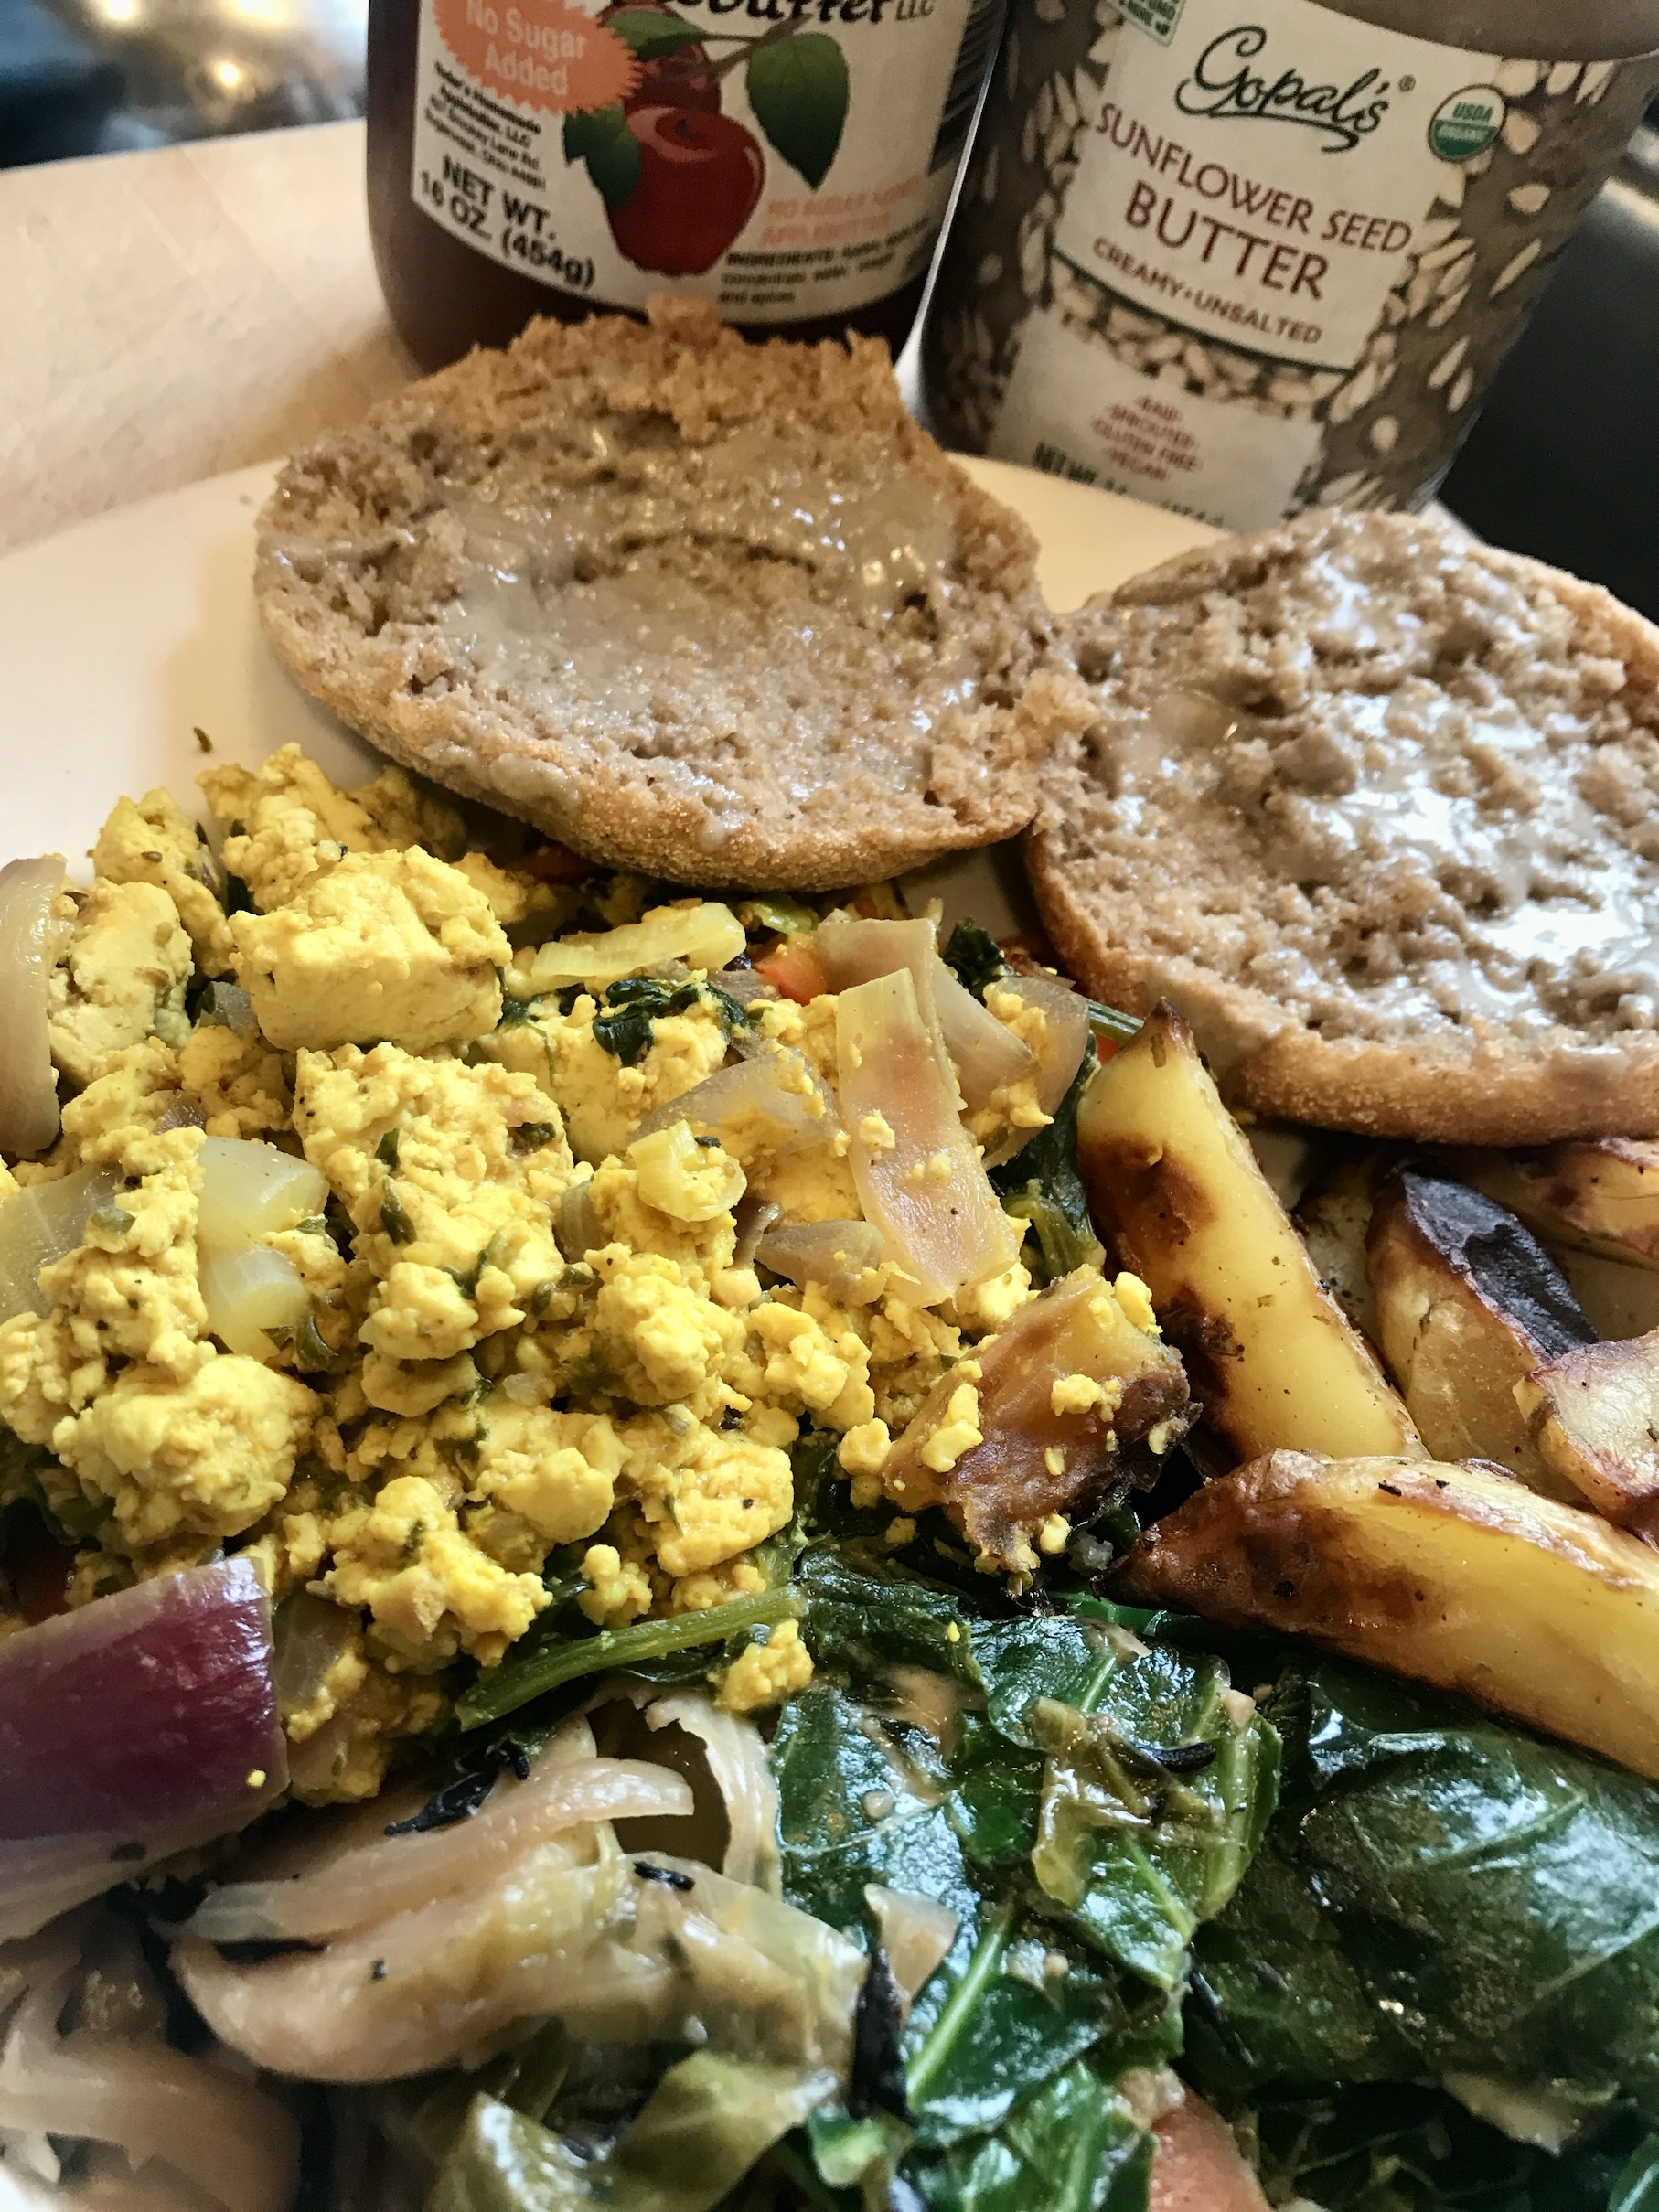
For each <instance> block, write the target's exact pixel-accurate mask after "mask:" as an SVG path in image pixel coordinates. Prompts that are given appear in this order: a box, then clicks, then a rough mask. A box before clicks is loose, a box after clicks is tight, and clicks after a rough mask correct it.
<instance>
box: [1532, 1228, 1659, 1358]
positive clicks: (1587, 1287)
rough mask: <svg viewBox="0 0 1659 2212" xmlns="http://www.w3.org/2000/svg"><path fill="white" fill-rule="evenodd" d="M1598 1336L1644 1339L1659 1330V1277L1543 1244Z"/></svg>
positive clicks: (1642, 1269) (1596, 1254)
mask: <svg viewBox="0 0 1659 2212" xmlns="http://www.w3.org/2000/svg"><path fill="white" fill-rule="evenodd" d="M1542 1241H1543V1244H1544V1248H1545V1250H1546V1251H1547V1252H1548V1254H1549V1256H1550V1257H1551V1259H1553V1260H1554V1261H1555V1263H1556V1265H1557V1267H1559V1268H1560V1270H1561V1272H1562V1274H1563V1275H1564V1276H1565V1277H1567V1279H1568V1282H1569V1283H1570V1284H1571V1285H1572V1292H1573V1296H1574V1297H1575V1298H1577V1299H1578V1301H1579V1305H1580V1306H1582V1307H1583V1309H1584V1313H1585V1318H1586V1320H1588V1321H1589V1325H1590V1327H1591V1328H1592V1329H1593V1330H1595V1332H1596V1334H1597V1335H1598V1336H1604V1337H1632V1336H1646V1334H1647V1333H1648V1331H1649V1330H1651V1329H1659V1273H1655V1272H1654V1269H1653V1268H1652V1267H1632V1266H1627V1265H1626V1263H1625V1262H1624V1261H1623V1260H1616V1259H1604V1258H1603V1257H1602V1256H1601V1255H1600V1253H1599V1252H1569V1251H1568V1249H1567V1247H1566V1246H1565V1245H1551V1244H1550V1242H1549V1239H1548V1238H1547V1237H1546V1238H1544V1239H1543V1240H1542Z"/></svg>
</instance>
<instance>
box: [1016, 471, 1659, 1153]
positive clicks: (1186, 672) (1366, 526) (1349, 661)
mask: <svg viewBox="0 0 1659 2212" xmlns="http://www.w3.org/2000/svg"><path fill="white" fill-rule="evenodd" d="M1062 627H1063V631H1064V639H1063V642H1064V645H1065V648H1066V649H1068V650H1069V652H1070V654H1071V656H1072V657H1073V660H1074V663H1075V665H1076V668H1077V669H1078V671H1079V673H1080V675H1081V676H1082V678H1083V679H1084V680H1085V681H1086V683H1087V685H1088V688H1089V690H1090V693H1091V695H1092V698H1093V700H1094V715H1093V719H1092V721H1091V723H1090V726H1089V727H1088V728H1087V729H1086V731H1084V732H1078V733H1074V734H1071V735H1068V736H1065V737H1063V738H1062V740H1061V742H1060V743H1058V744H1057V745H1056V747H1055V749H1054V753H1052V754H1051V755H1050V757H1049V759H1048V761H1047V763H1046V765H1045V766H1044V771H1043V775H1042V779H1041V782H1042V788H1041V797H1040V800H1039V807H1038V813H1037V816H1036V818H1035V821H1034V823H1033V828H1032V829H1031V831H1030V833H1029V835H1028V838H1027V845H1026V850H1027V857H1028V860H1029V863H1030V868H1031V873H1032V879H1033V884H1034V887H1035V891H1036V896H1037V903H1038V905H1039V907H1040V909H1041V911H1042V914H1043V917H1044V922H1045V924H1047V927H1048V929H1049V931H1050V932H1051V934H1052V935H1053V936H1054V941H1055V944H1056V945H1057V946H1058V947H1059V949H1060V951H1061V953H1062V955H1063V956H1064V957H1065V960H1066V962H1067V963H1068V965H1069V966H1070V967H1072V968H1073V970H1074V972H1075V973H1076V975H1077V976H1078V977H1079V978H1081V979H1082V980H1083V981H1084V982H1085V983H1086V985H1087V987H1088V988H1089V989H1090V990H1092V991H1094V992H1095V993H1096V994H1097V995H1098V996H1101V997H1104V998H1107V999H1113V1000H1115V1001H1116V1002H1117V1003H1118V1004H1119V1005H1123V1006H1127V1007H1129V1008H1130V1009H1132V1010H1138V1011H1144V1010H1148V1009H1150V1008H1151V1006H1152V1005H1153V1004H1155V1003H1156V1001H1157V1000H1158V999H1160V998H1168V999H1172V1001H1173V1002H1174V1004H1175V1005H1176V1006H1178V1007H1179V1008H1180V1010H1182V1012H1183V1013H1184V1014H1185V1015H1186V1017H1187V1019H1188V1021H1190V1022H1191V1023H1192V1025H1193V1030H1194V1031H1195V1033H1196V1035H1197V1038H1198V1041H1199V1043H1200V1046H1201V1048H1202V1049H1203V1051H1204V1053H1205V1055H1206V1056H1207V1057H1208V1058H1209V1060H1210V1061H1211V1063H1212V1064H1213V1065H1214V1066H1215V1069H1216V1071H1217V1073H1218V1074H1219V1075H1220V1077H1221V1079H1222V1081H1223V1084H1224V1087H1225V1088H1226V1091H1227V1093H1228V1095H1229V1096H1230V1097H1231V1099H1233V1100H1234V1101H1235V1102H1236V1103H1238V1104H1242V1105H1244V1106H1249V1107H1251V1108H1254V1109H1255V1110H1256V1111H1258V1112H1259V1113H1263V1114H1272V1115H1284V1116H1288V1117H1294V1118H1296V1119H1299V1120H1303V1121H1311V1122H1316V1123H1321V1124H1323V1125H1324V1126H1326V1127H1333V1128H1346V1129H1357V1130H1363V1131H1365V1132H1368V1133H1370V1134H1372V1135H1375V1136H1389V1137H1409V1138H1424V1139H1439V1140H1446V1141H1450V1142H1462V1143H1472V1144H1496V1145H1509V1144H1538V1143H1545V1142H1547V1141H1550V1140H1552V1139H1555V1138H1567V1137H1579V1136H1589V1135H1614V1134H1616V1135H1623V1136H1652V1135H1654V1133H1655V1132H1659V630H1655V628H1654V625H1651V624H1650V623H1648V622H1646V621H1644V620H1643V618H1642V617H1641V616H1640V615H1638V614H1632V612H1631V610H1630V609H1629V608H1627V607H1624V606H1622V605H1621V604H1619V603H1618V601H1616V600H1615V599H1613V598H1611V596H1610V595H1609V594H1608V593H1606V592H1604V591H1601V590H1600V588H1599V587H1597V586H1595V585H1593V584H1587V583H1583V582H1579V580H1578V579H1577V578H1574V577H1571V576H1566V575H1562V574H1560V573H1559V572H1557V571H1555V570H1553V569H1549V568H1546V567H1544V566H1543V565H1541V564H1540V563H1539V562H1537V561H1529V560H1525V559H1523V558H1521V557H1519V556H1517V555H1514V554H1509V553H1503V552H1497V551H1494V550H1491V549H1490V548H1488V547H1486V546H1482V545H1480V544H1477V543H1475V542H1474V541H1472V540H1470V539H1469V538H1468V537H1467V536H1465V535H1464V534H1463V533H1462V532H1461V531H1460V530H1458V529H1455V528H1453V527H1449V526H1447V525H1444V524H1441V523H1437V522H1436V521H1434V520H1432V519H1429V518H1425V517H1420V516H1419V517H1408V516H1396V515H1366V516H1354V515H1344V514H1339V513H1335V512H1332V511H1322V510H1321V511H1314V512H1312V513H1310V514H1306V515H1303V516H1300V517H1298V518H1295V519H1294V520H1292V521H1290V522H1285V523H1282V524H1279V525H1276V526H1275V527H1273V528H1271V529H1265V530H1260V531H1258V532H1255V533H1254V534H1252V535H1250V536H1247V537H1241V538H1233V539H1227V540H1222V541H1220V542H1219V543H1217V544H1215V545H1214V546H1209V547H1205V548H1204V549H1203V550H1199V551H1195V552H1192V553H1188V554H1184V555H1183V556H1181V557H1180V558H1179V559H1177V560H1175V561H1169V562H1167V563H1165V564H1164V565H1163V566H1162V567H1161V568H1158V569H1155V570H1152V571H1151V572H1149V573H1148V574H1146V575H1144V576H1140V577H1137V578H1135V579H1134V580H1132V581H1131V582H1129V583H1127V584H1125V585H1123V586H1122V587H1121V588H1120V589H1119V590H1118V591H1117V592H1116V593H1112V594H1110V595H1109V596H1103V597H1100V598H1097V599H1095V600H1091V601H1090V602H1089V604H1087V605H1086V607H1084V608H1082V609H1080V610H1079V611H1078V613H1077V614H1075V615H1073V616H1070V617H1069V618H1067V619H1066V620H1065V623H1064V624H1063V625H1062Z"/></svg>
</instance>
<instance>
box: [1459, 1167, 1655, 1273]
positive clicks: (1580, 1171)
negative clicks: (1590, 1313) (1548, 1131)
mask: <svg viewBox="0 0 1659 2212" xmlns="http://www.w3.org/2000/svg"><path fill="white" fill-rule="evenodd" d="M1455 1157H1456V1169H1455V1171H1456V1173H1457V1174H1459V1175H1460V1176H1461V1178H1462V1179H1463V1181H1465V1182H1470V1183H1472V1184H1473V1185H1474V1187H1475V1189H1476V1190H1477V1191H1485V1193H1486V1195H1487V1196H1488V1197H1489V1198H1495V1199H1496V1200H1497V1202H1498V1203H1499V1204H1500V1205H1501V1206H1507V1207H1508V1208H1509V1210H1510V1212H1511V1213H1518V1214H1519V1215H1520V1217H1521V1219H1522V1220H1523V1221H1524V1222H1525V1224H1526V1225H1527V1227H1528V1228H1529V1229H1531V1230H1532V1231H1533V1232H1534V1233H1535V1234H1536V1235H1538V1236H1541V1237H1543V1238H1545V1239H1546V1241H1547V1242H1549V1243H1552V1244H1557V1245H1567V1246H1568V1249H1569V1250H1572V1251H1576V1252H1595V1253H1600V1256H1602V1257H1603V1258H1604V1259H1615V1260H1626V1261H1628V1262H1630V1263H1631V1264H1632V1265H1633V1266H1640V1267H1653V1268H1659V1142H1654V1141H1653V1140H1651V1139H1647V1140H1644V1139H1643V1138H1637V1137H1604V1138H1599V1139H1590V1138H1585V1139H1582V1140H1580V1141H1579V1142H1578V1143H1575V1144H1558V1145H1551V1146H1550V1147H1549V1148H1548V1149H1547V1150H1546V1151H1542V1152H1466V1153H1461V1154H1458V1155H1456V1156H1455Z"/></svg>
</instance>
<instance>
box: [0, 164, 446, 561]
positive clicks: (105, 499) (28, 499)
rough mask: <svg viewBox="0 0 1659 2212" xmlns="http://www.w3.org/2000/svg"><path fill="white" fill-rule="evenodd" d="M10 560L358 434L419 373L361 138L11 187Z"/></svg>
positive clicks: (92, 171) (9, 177) (4, 409)
mask: <svg viewBox="0 0 1659 2212" xmlns="http://www.w3.org/2000/svg"><path fill="white" fill-rule="evenodd" d="M0 299H3V300H4V301H5V336H4V337H3V338H0V551H5V550H7V549H8V548H10V547H13V546H16V545H22V544H26V543H27V542H28V541H29V540H32V539H36V538H40V537H44V536H46V535H47V534H48V533H49V532H51V531H53V530H58V529H64V528H65V527H66V526H67V525H69V524H70V523H73V522H79V521H81V520H82V519H84V518H86V517H88V516H90V515H96V514H101V513H102V512H103V511H104V510H105V509H107V508H112V507H119V506H122V505H123V504H125V503H126V502H127V501H129V500H133V499H139V498H143V497H145V496H146V495H147V494H149V493H152V492H162V491H169V490H172V489H174V488H175V487H177V486H179V485H183V484H189V483H192V482H194V481H195V480H196V479H197V478H198V477H200V476H214V475H217V474H218V473H219V471H221V470H223V469H230V468H240V467H242V466H243V465H246V464H247V463H249V462H252V461H261V460H266V459H269V458H272V457H273V456H274V455H276V454H282V453H284V452H286V451H287V450H288V448H289V447H291V446H293V445H295V444H297V443H300V442H301V441H303V440H304V439H305V438H308V437H311V436H313V435H315V434H316V433H317V432H319V431H321V430H324V429H326V428H329V427H334V426H339V425H344V424H348V423H350V422H354V421H356V420H357V419H358V417H359V416H360V415H361V414H362V413H363V412H364V411H365V410H366V409H368V408H369V407H370V406H371V405H372V404H373V403H374V402H375V401H377V400H379V399H381V398H383V397H384V396H385V394H386V393H388V392H389V391H391V390H395V389H396V388H397V386H399V385H400V384H401V383H403V382H405V381H406V380H407V379H409V378H410V377H411V376H412V375H413V374H414V373H415V370H414V366H413V364H412V362H411V360H410V359H409V358H408V356H407V355H406V354H405V353H404V351H403V349H402V347H401V345H400V343H399V341H398V338H397V336H396V334H395V333H394V331H393V330H392V327H391V324H390V322H389V321H388V320H387V317H386V312H385V309H384V308H383V307H382V305H381V304H380V287H379V285H378V284H377V283H376V282H375V275H374V265H373V262H372V261H371V259H370V256H369V228H368V219H367V213H366V209H365V206H364V196H363V126H362V124H361V123H322V124H318V125H316V126H315V127H313V128H310V129H302V130H291V131H269V132H262V133H259V134H256V135H252V136H248V137H244V138H224V139H209V140H204V141H200V142H198V143H197V144H191V145H183V146H167V147H164V148H161V149H159V150H158V151H156V152H154V153H142V154H107V155H99V156H97V157H95V158H94V159H91V160H87V161H70V162H55V163H48V164H44V165H42V166H38V167H35V168H26V169H13V170H9V171H5V172H4V173H0Z"/></svg>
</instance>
